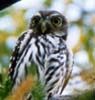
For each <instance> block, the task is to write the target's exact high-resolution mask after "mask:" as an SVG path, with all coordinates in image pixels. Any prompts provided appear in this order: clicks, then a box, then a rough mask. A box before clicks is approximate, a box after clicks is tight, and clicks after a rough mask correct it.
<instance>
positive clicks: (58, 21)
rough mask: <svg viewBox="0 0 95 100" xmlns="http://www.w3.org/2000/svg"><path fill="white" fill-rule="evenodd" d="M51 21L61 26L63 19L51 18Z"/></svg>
mask: <svg viewBox="0 0 95 100" xmlns="http://www.w3.org/2000/svg"><path fill="white" fill-rule="evenodd" d="M51 22H52V24H53V25H55V26H59V25H60V24H61V23H62V19H61V18H60V17H53V18H51Z"/></svg>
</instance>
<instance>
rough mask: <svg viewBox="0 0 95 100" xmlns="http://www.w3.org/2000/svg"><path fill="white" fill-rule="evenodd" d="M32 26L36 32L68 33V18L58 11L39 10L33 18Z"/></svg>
mask: <svg viewBox="0 0 95 100" xmlns="http://www.w3.org/2000/svg"><path fill="white" fill-rule="evenodd" d="M30 28H31V29H33V32H34V33H36V34H39V35H40V34H49V33H52V34H55V33H58V34H61V33H64V35H67V20H66V18H65V17H64V16H63V15H62V14H61V13H59V12H57V11H39V13H38V14H37V15H34V16H33V17H32V19H31V23H30Z"/></svg>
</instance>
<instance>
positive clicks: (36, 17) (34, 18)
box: [32, 16, 40, 26]
mask: <svg viewBox="0 0 95 100" xmlns="http://www.w3.org/2000/svg"><path fill="white" fill-rule="evenodd" d="M39 22H40V16H34V17H33V18H32V25H33V26H34V25H36V24H38V23H39Z"/></svg>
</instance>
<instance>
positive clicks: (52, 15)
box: [50, 13, 59, 17]
mask: <svg viewBox="0 0 95 100" xmlns="http://www.w3.org/2000/svg"><path fill="white" fill-rule="evenodd" d="M52 16H59V14H55V13H53V14H51V15H50V17H52Z"/></svg>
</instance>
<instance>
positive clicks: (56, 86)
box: [45, 44, 73, 96]
mask: <svg viewBox="0 0 95 100" xmlns="http://www.w3.org/2000/svg"><path fill="white" fill-rule="evenodd" d="M63 45H64V44H63ZM72 57H73V56H72V53H71V52H70V50H69V49H68V48H67V46H65V48H64V47H63V49H61V50H60V49H59V50H57V51H55V52H54V53H52V54H50V56H49V57H48V58H47V61H46V64H45V68H46V70H45V87H46V92H47V96H49V95H51V94H52V95H54V94H58V95H61V94H62V92H63V90H64V88H65V87H66V85H67V83H68V80H69V78H70V75H71V71H72V62H73V61H72V59H73V58H72Z"/></svg>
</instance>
